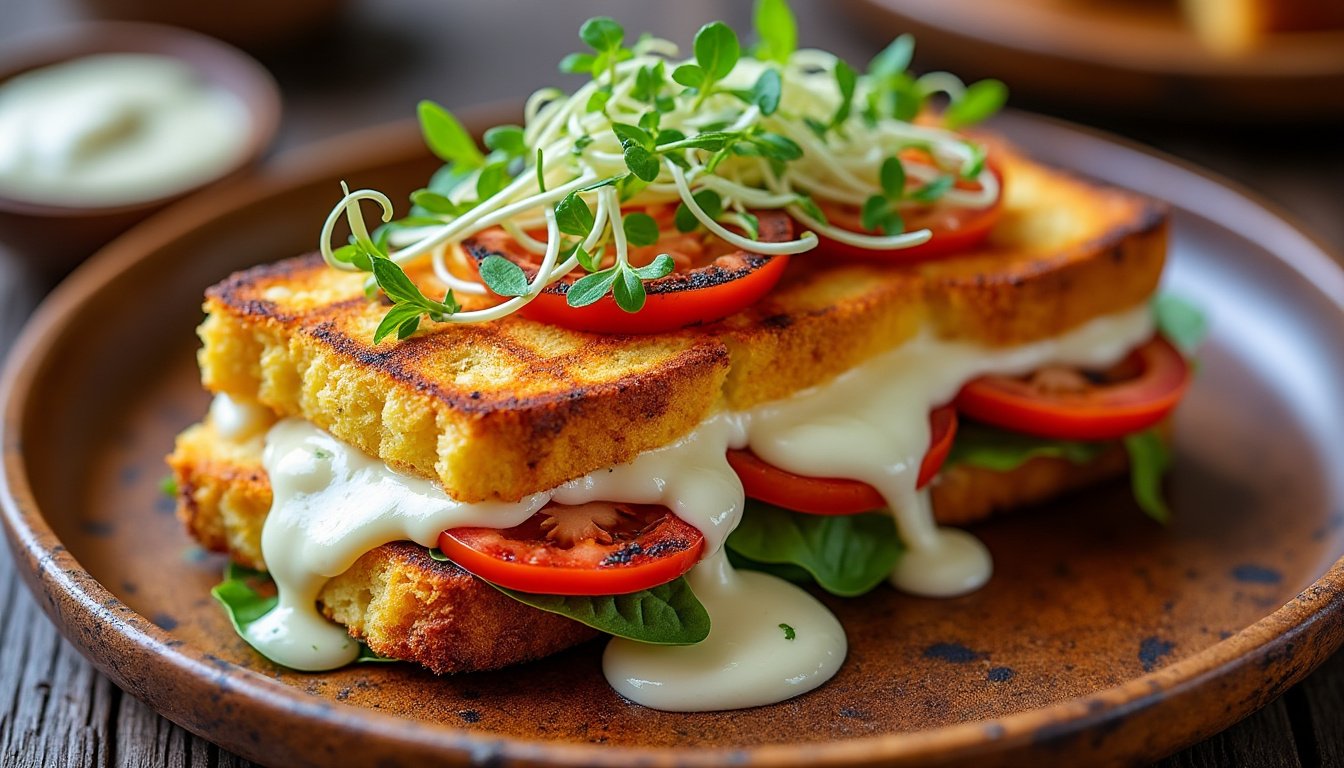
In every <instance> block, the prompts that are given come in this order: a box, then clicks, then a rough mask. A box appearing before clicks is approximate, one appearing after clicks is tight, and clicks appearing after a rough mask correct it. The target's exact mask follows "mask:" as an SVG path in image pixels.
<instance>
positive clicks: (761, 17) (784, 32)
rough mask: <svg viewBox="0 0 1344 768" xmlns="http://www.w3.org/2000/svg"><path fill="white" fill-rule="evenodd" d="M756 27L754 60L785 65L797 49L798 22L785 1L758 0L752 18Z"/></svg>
mask: <svg viewBox="0 0 1344 768" xmlns="http://www.w3.org/2000/svg"><path fill="white" fill-rule="evenodd" d="M752 20H753V22H755V26H756V37H757V38H758V39H759V41H760V42H758V43H757V45H756V58H758V59H760V60H761V61H774V62H778V63H780V64H787V63H788V61H789V56H791V55H792V54H793V52H794V51H795V50H797V49H798V22H797V21H795V20H794V18H793V11H791V10H790V9H789V4H788V2H786V0H758V2H757V3H756V12H755V13H754V14H753V17H752Z"/></svg>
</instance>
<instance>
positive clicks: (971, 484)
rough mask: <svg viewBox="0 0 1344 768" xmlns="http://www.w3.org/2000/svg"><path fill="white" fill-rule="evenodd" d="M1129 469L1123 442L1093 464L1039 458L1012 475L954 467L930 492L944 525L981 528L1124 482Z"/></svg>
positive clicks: (935, 514)
mask: <svg viewBox="0 0 1344 768" xmlns="http://www.w3.org/2000/svg"><path fill="white" fill-rule="evenodd" d="M1128 467H1129V457H1128V455H1127V454H1126V453H1125V449H1124V446H1122V445H1120V444H1119V443H1117V444H1116V445H1114V446H1112V447H1110V448H1108V449H1107V450H1106V451H1105V452H1103V453H1102V454H1101V455H1099V456H1097V457H1096V458H1095V459H1093V460H1092V461H1090V462H1088V463H1087V464H1076V463H1074V462H1072V461H1070V460H1068V459H1060V458H1053V457H1049V456H1037V457H1034V458H1031V459H1028V460H1027V461H1025V462H1024V463H1022V465H1021V466H1018V467H1017V468H1015V469H1013V470H1012V471H1010V472H996V471H994V470H991V469H982V468H980V467H972V466H969V465H966V464H956V465H952V466H949V467H947V468H945V469H944V471H943V472H942V473H941V474H939V475H938V477H937V478H935V480H934V482H933V486H932V488H931V489H930V492H931V493H932V495H933V510H934V516H935V517H936V518H937V519H938V522H939V523H942V524H943V525H970V524H972V523H978V522H980V521H982V520H985V519H987V518H990V517H992V516H994V515H996V514H1001V513H1004V512H1011V511H1013V510H1017V509H1023V508H1025V507H1031V506H1035V505H1037V504H1040V503H1042V502H1045V501H1049V500H1050V499H1054V498H1057V497H1059V496H1063V495H1064V494H1066V493H1069V492H1071V491H1076V490H1079V489H1081V488H1087V487H1088V486H1092V485H1096V484H1098V483H1100V482H1103V481H1105V480H1109V479H1111V478H1113V477H1119V476H1120V475H1123V474H1124V473H1125V470H1126V469H1128Z"/></svg>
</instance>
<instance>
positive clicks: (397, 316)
mask: <svg viewBox="0 0 1344 768" xmlns="http://www.w3.org/2000/svg"><path fill="white" fill-rule="evenodd" d="M422 314H424V309H422V308H421V307H418V306H416V305H414V304H397V305H395V306H393V307H392V308H391V309H389V310H388V311H387V314H386V315H383V320H382V322H380V323H378V329H377V330H375V331H374V332H373V343H374V344H377V343H379V342H381V341H382V340H383V339H385V338H387V337H388V336H391V335H392V334H393V333H395V334H397V338H398V339H405V338H407V337H408V336H410V335H411V334H412V333H415V329H416V328H419V325H420V315H422ZM412 322H414V323H415V326H414V327H413V328H412V327H411V323H412ZM403 327H405V328H409V329H410V330H409V332H406V333H403V332H402V330H401V329H402V328H403Z"/></svg>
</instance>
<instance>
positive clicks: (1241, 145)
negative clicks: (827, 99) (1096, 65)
mask: <svg viewBox="0 0 1344 768" xmlns="http://www.w3.org/2000/svg"><path fill="white" fill-rule="evenodd" d="M794 4H795V6H797V10H798V11H799V15H800V17H801V19H802V21H803V28H804V39H805V42H807V43H809V44H812V45H817V46H822V47H829V48H832V49H834V50H837V51H838V52H840V53H841V54H842V55H844V56H846V58H848V60H849V61H851V62H856V63H859V62H863V61H866V60H867V58H868V57H869V56H871V55H872V53H873V52H874V51H875V50H876V47H877V43H876V42H875V41H873V40H870V39H868V38H866V37H864V36H863V35H862V30H856V29H855V28H853V27H852V26H850V25H848V24H846V23H845V22H844V21H843V20H842V19H840V18H837V17H836V16H835V15H834V14H833V13H832V12H830V11H829V10H828V9H827V8H826V5H825V3H824V2H823V0H812V2H804V1H803V0H795V3H794ZM10 5H12V6H14V7H9V6H10ZM6 6H7V7H6V24H5V25H3V27H2V28H0V49H3V45H4V42H5V41H6V40H11V39H15V38H17V37H18V36H19V35H21V34H23V33H24V32H25V31H28V30H31V29H34V28H37V27H40V26H44V25H46V24H49V23H51V22H53V21H59V20H63V19H66V18H71V17H74V16H75V15H76V11H75V9H74V8H73V7H68V6H66V5H64V4H62V3H47V2H40V1H39V0H18V2H17V3H15V2H14V0H10V3H8V4H6ZM351 6H352V7H351V9H350V14H349V15H348V18H347V19H346V20H345V21H344V22H342V23H340V24H339V25H337V26H336V27H334V28H333V29H332V30H330V34H329V36H328V38H327V39H328V44H329V50H334V51H340V50H346V51H349V50H370V49H380V50H382V51H383V52H384V53H385V54H386V55H380V56H379V57H376V58H370V57H367V56H358V57H352V58H351V59H349V60H342V59H341V58H340V57H331V56H326V55H317V54H316V53H315V51H314V49H313V48H312V47H308V48H305V49H300V50H294V51H288V52H285V53H281V54H272V55H271V56H268V57H266V58H265V63H266V64H267V65H268V66H269V67H270V68H271V69H272V71H273V72H274V73H275V74H276V77H277V79H278V80H279V82H280V84H281V87H282V89H283V90H284V92H285V96H286V102H287V103H286V110H287V112H286V124H285V127H284V130H283V132H282V136H281V141H280V145H281V147H282V148H283V147H293V146H298V145H301V144H305V143H307V142H309V141H312V140H314V139H317V138H321V137H324V136H328V135H332V134H335V133H339V132H342V131H345V130H349V129H352V128H356V127H360V126H363V125H368V124H371V123H376V122H380V121H383V120H388V119H395V118H399V117H403V116H405V115H409V114H411V113H412V110H413V107H414V104H415V101H416V100H417V99H418V98H421V97H432V98H435V99H438V100H440V101H442V102H444V103H447V104H450V105H462V104H469V103H475V102H482V101H490V100H498V99H503V98H515V97H518V96H520V95H523V94H525V93H526V92H528V91H530V90H531V89H532V88H535V87H538V86H540V85H543V84H546V83H549V82H552V81H554V80H555V79H556V78H555V77H554V76H552V74H551V73H552V72H553V70H552V69H551V67H552V65H553V62H554V61H556V60H558V59H559V57H560V56H561V55H563V54H564V53H566V52H568V51H569V50H570V49H572V48H575V46H576V45H577V44H578V43H577V40H576V39H574V37H573V36H572V35H571V34H570V31H569V30H570V29H571V28H572V27H573V26H574V24H573V23H572V21H573V20H574V19H579V18H586V17H587V16H589V15H596V14H598V13H608V14H612V15H616V16H619V17H621V18H622V20H623V21H627V23H628V27H629V28H631V29H659V30H660V31H663V32H664V33H665V34H667V35H668V36H669V37H673V38H674V39H679V40H688V39H690V37H691V35H692V34H693V32H694V29H695V27H696V26H697V25H698V22H699V20H702V19H706V18H724V19H725V20H727V21H729V22H731V23H733V24H735V25H739V28H740V27H741V26H745V24H746V23H747V16H748V10H749V4H748V3H746V2H733V1H732V0H688V2H678V3H660V4H654V3H634V2H631V3H629V4H628V5H626V6H624V7H621V8H614V7H613V6H612V4H610V3H601V2H598V1H597V0H583V2H579V1H578V0H572V1H571V2H566V3H563V4H560V3H555V4H552V3H546V2H541V0H536V1H535V2H531V1H529V0H494V1H493V2H491V3H471V2H469V1H468V0H453V2H440V3H434V4H427V3H426V4H420V3H416V2H414V0H396V1H395V2H381V3H376V4H375V3H373V2H372V0H367V1H366V2H352V3H351ZM523 17H526V18H528V19H530V20H531V22H532V23H530V24H528V25H525V26H522V27H519V26H517V25H515V24H514V21H513V20H516V19H518V18H523ZM398 19H403V20H406V23H398V21H397V20H398ZM462 30H471V32H470V34H467V33H464V32H462ZM555 30H560V32H558V33H557V32H555ZM506 35H507V36H509V37H510V38H511V41H510V43H511V44H510V50H512V51H515V52H519V55H517V56H513V57H502V58H501V57H498V56H496V55H495V51H494V50H493V48H494V47H495V46H496V45H497V43H498V40H500V39H501V38H503V37H504V36H506ZM332 41H334V42H332ZM483 60H489V61H491V63H492V64H498V65H499V66H498V68H496V69H495V70H493V71H490V70H486V69H484V68H483V67H480V66H475V64H476V63H478V62H480V61H483ZM463 71H470V75H469V76H463V77H444V76H443V75H444V74H445V73H452V72H463ZM334 83H340V84H341V87H340V88H336V87H334V86H333V84H334ZM356 103H358V104H359V105H360V106H359V107H356V106H355V104H356ZM1024 106H1028V107H1030V106H1031V105H1024ZM1065 116H1069V115H1065ZM1073 117H1079V116H1077V115H1074V116H1073ZM1091 122H1093V123H1094V124H1100V125H1103V126H1104V127H1108V128H1110V129H1111V130H1114V131H1116V132H1118V133H1122V134H1126V135H1129V136H1132V137H1134V138H1137V139H1139V140H1142V141H1146V142H1148V143H1151V144H1154V145H1156V146H1158V147H1161V148H1163V149H1166V150H1168V151H1171V152H1173V153H1174V154H1177V155H1179V156H1183V157H1187V158H1189V159H1191V160H1194V161H1196V162H1198V163H1200V164H1203V165H1205V166H1208V167H1210V168H1213V169H1215V170H1217V171H1219V172H1221V173H1223V174H1226V175H1228V176H1230V177H1232V178H1234V179H1236V180H1238V181H1240V182H1241V183H1242V184H1244V185H1246V186H1249V187H1251V188H1253V189H1255V190H1257V191H1258V192H1260V193H1261V194H1262V195H1264V196H1266V197H1268V198H1270V199H1271V200H1273V201H1274V202H1277V203H1278V204H1279V205H1281V206H1283V207H1284V208H1286V209H1288V210H1289V211H1290V212H1291V213H1293V214H1294V215H1296V216H1297V217H1298V218H1299V219H1300V220H1302V221H1304V222H1305V223H1307V224H1308V225H1310V226H1311V227H1312V228H1313V229H1314V230H1315V231H1316V232H1317V233H1318V234H1319V235H1320V236H1322V237H1323V238H1324V239H1325V240H1326V241H1327V242H1328V243H1330V244H1332V245H1333V246H1335V247H1336V248H1337V249H1344V215H1342V214H1344V193H1342V192H1341V191H1340V189H1341V188H1340V186H1339V179H1340V178H1344V150H1341V149H1340V148H1339V147H1338V137H1339V136H1340V135H1344V130H1342V129H1344V126H1340V125H1333V126H1323V127H1318V128H1315V129H1311V130H1306V131H1301V132H1299V131H1295V130H1279V131H1265V130H1261V129H1256V130H1254V131H1251V130H1245V131H1228V130H1227V129H1219V130H1217V131H1216V132H1215V131H1212V130H1211V129H1207V128H1198V127H1190V128H1181V127H1172V126H1161V125H1155V124H1152V123H1149V122H1146V121H1145V120H1144V119H1142V118H1136V119H1132V120H1129V121H1117V120H1115V119H1114V118H1108V119H1106V120H1101V119H1093V120H1091ZM3 250H4V249H3V244H0V356H3V354H4V353H5V352H6V351H7V349H8V347H9V344H10V341H11V340H12V338H13V337H14V335H15V334H16V333H17V332H18V329H19V326H20V324H21V323H22V321H23V319H24V318H25V317H26V316H27V315H28V314H29V313H30V312H31V311H32V308H33V306H34V305H35V304H36V302H37V301H38V300H39V299H40V297H41V295H42V294H43V293H44V291H45V290H46V289H47V288H48V287H49V286H48V285H47V284H46V282H45V281H44V280H43V279H42V278H38V277H35V276H33V275H30V274H28V273H27V272H25V271H24V270H23V269H21V268H20V267H19V266H18V265H17V264H16V263H15V262H14V261H13V260H12V259H11V258H10V257H9V255H8V254H5V253H4V252H3ZM0 616H2V617H4V618H3V621H0V765H4V766H22V767H24V768H28V767H29V766H109V765H115V766H164V765H167V766H201V767H205V766H209V767H211V768H215V767H217V768H232V767H233V766H244V765H248V763H247V762H246V761H244V760H242V759H241V758H238V757H236V756H234V755H232V754H230V753H228V752H225V751H223V750H221V749H219V748H217V747H215V746H214V745H212V744H210V743H208V742H206V741H204V740H202V739H200V738H197V737H195V736H193V735H191V734H189V733H187V732H186V731H184V730H182V729H181V728H179V727H177V726H176V725H173V724H172V723H170V722H168V721H166V720H164V719H163V718H161V717H159V716H158V715H157V714H155V713H154V712H153V711H151V710H149V709H148V708H146V707H145V706H144V705H142V704H141V703H140V702H138V701H136V700H135V699H133V698H131V697H130V696H126V695H124V694H123V693H122V692H121V691H120V690H118V689H117V688H116V686H114V685H112V684H111V683H110V682H108V680H107V679H106V678H104V677H103V676H102V675H100V674H99V673H97V672H96V671H95V670H94V669H93V667H92V666H91V665H90V664H89V663H88V662H87V661H85V660H84V659H83V658H82V657H81V656H80V655H79V654H78V653H77V652H75V651H74V650H73V649H72V648H71V647H70V645H69V644H68V643H66V642H65V641H64V640H62V639H61V637H60V636H59V635H58V634H57V633H56V631H55V629H54V628H53V627H52V625H51V623H50V622H49V621H47V619H46V618H45V616H43V615H42V613H41V611H40V610H38V608H37V607H36V605H35V604H34V602H33V599H32V597H31V596H30V595H29V594H28V591H27V589H26V588H25V587H24V585H23V584H22V583H21V582H20V581H19V579H18V577H17V576H16V574H15V573H14V570H13V567H12V565H11V563H10V558H9V555H8V552H7V550H5V549H3V548H0ZM1161 765H1163V766H1170V767H1171V768H1202V767H1204V766H1210V767H1212V766H1227V765H1256V766H1262V765H1263V766H1307V767H1308V768H1309V767H1310V766H1333V765H1344V654H1340V655H1337V656H1336V657H1334V658H1333V659H1331V660H1330V661H1329V662H1327V663H1326V665H1325V666H1324V667H1322V668H1321V669H1320V670H1319V671H1317V672H1316V673H1315V674H1313V675H1312V676H1311V677H1310V678H1308V679H1307V680H1306V681H1305V682H1304V683H1302V684H1301V685H1298V686H1296V687H1294V688H1292V689H1291V690H1289V691H1288V693H1287V694H1285V695H1284V696H1283V697H1282V698H1280V699H1278V700H1277V701H1275V702H1273V703H1272V704H1270V705H1269V706H1268V707H1266V708H1265V709H1263V710H1261V711H1260V712H1258V713H1256V714H1254V715H1252V716H1251V717H1249V718H1247V719H1246V720H1244V721H1242V722H1241V723H1239V724H1237V725H1235V726H1233V727H1232V728H1230V729H1228V730H1227V731H1225V732H1223V733H1221V734H1218V735H1217V736H1215V737H1213V738H1211V739H1209V740H1207V741H1205V742H1203V743H1201V744H1197V745H1195V746H1194V747H1192V748H1190V749H1188V750H1185V751H1183V752H1181V753H1178V754H1177V755H1174V756H1172V757H1171V758H1168V759H1167V760H1165V761H1163V762H1162V763H1161Z"/></svg>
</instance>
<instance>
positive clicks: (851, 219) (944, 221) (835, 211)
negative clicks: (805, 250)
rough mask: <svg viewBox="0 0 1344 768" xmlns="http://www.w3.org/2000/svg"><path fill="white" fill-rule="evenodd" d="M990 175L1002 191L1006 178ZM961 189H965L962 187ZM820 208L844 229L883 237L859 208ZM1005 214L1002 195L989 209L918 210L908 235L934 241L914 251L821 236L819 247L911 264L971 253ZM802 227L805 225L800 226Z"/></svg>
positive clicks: (910, 216)
mask: <svg viewBox="0 0 1344 768" xmlns="http://www.w3.org/2000/svg"><path fill="white" fill-rule="evenodd" d="M990 172H991V173H994V174H995V176H998V177H999V180H1000V187H1002V176H1001V175H1000V174H999V173H998V172H997V171H995V170H994V169H993V168H991V169H990ZM958 186H962V185H961V184H959V185H958ZM817 205H818V206H819V207H820V208H821V210H822V212H824V213H825V214H826V219H827V221H828V222H830V223H831V224H832V225H834V226H836V227H839V228H840V229H847V230H849V231H851V232H858V233H860V234H866V235H876V234H881V233H880V232H875V231H873V230H870V229H866V228H864V226H863V221H862V217H861V216H860V211H859V208H857V207H855V206H852V205H841V204H838V203H828V202H826V201H818V202H817ZM1002 213H1003V195H1002V194H1000V195H999V198H998V200H996V201H994V204H993V205H991V206H990V207H988V208H980V209H975V208H960V207H956V206H951V205H932V206H928V207H925V208H919V209H915V210H913V211H911V212H910V213H908V214H906V216H905V228H906V231H908V232H914V231H916V230H920V229H929V230H932V231H933V237H932V238H930V239H929V240H928V241H927V242H925V243H922V244H920V245H916V246H912V247H910V248H897V249H895V250H890V251H875V250H872V249H871V248H860V247H858V246H855V245H849V244H846V243H841V242H837V241H835V240H832V239H830V238H829V237H826V236H824V235H820V234H819V235H818V237H819V238H820V241H819V244H818V245H817V252H818V253H820V254H830V255H832V256H839V257H843V258H849V259H880V260H887V261H892V260H899V261H911V260H919V259H928V258H932V257H936V256H943V255H946V254H949V253H956V252H959V251H967V250H970V249H971V248H974V247H975V246H977V245H979V244H981V243H983V242H984V241H985V239H986V238H988V237H989V233H990V230H992V229H993V228H994V224H995V223H996V222H998V220H999V216H1000V214H1002ZM799 226H803V225H802V224H799Z"/></svg>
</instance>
